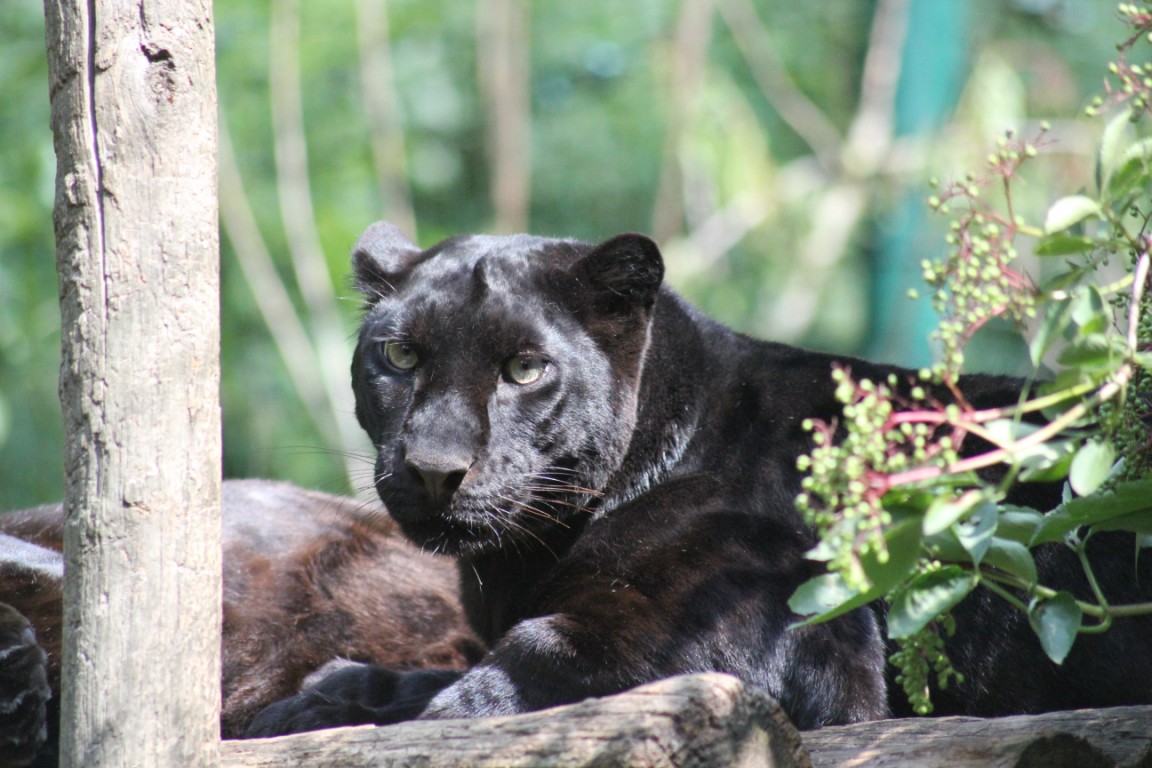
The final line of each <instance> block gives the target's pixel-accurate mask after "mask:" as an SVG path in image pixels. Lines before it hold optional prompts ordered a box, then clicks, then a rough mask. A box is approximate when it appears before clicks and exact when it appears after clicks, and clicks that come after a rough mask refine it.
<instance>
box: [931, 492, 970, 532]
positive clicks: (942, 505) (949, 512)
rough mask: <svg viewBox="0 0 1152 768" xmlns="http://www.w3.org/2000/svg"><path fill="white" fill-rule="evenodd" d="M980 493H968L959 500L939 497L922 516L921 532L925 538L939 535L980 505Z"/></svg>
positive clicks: (950, 497)
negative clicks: (922, 531)
mask: <svg viewBox="0 0 1152 768" xmlns="http://www.w3.org/2000/svg"><path fill="white" fill-rule="evenodd" d="M980 499H981V496H980V493H979V492H975V491H970V492H968V493H965V494H962V495H961V496H960V497H959V498H953V497H952V496H941V497H939V498H937V499H936V501H935V502H933V503H932V505H931V506H929V507H928V511H927V512H926V513H925V514H924V522H923V530H924V535H925V536H932V535H933V534H937V533H940V531H943V530H945V529H946V528H948V527H949V526H950V525H952V524H953V523H955V522H956V521H957V520H959V519H960V518H962V517H964V515H965V514H966V513H967V512H968V510H970V509H972V507H974V506H976V505H977V504H978V503H980Z"/></svg>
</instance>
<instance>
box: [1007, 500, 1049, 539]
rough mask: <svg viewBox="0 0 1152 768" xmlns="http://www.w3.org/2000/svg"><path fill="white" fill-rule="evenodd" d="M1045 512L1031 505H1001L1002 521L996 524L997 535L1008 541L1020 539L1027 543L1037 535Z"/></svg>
mask: <svg viewBox="0 0 1152 768" xmlns="http://www.w3.org/2000/svg"><path fill="white" fill-rule="evenodd" d="M1043 522H1044V514H1043V513H1041V512H1039V511H1037V510H1035V509H1031V508H1029V507H1018V506H1016V505H1014V504H1005V505H1003V506H1001V507H1000V522H998V523H997V524H996V536H997V537H998V538H1003V539H1006V540H1008V541H1018V542H1020V543H1021V544H1024V545H1027V544H1029V543H1031V541H1032V537H1033V536H1035V535H1036V531H1037V530H1039V528H1040V524H1041V523H1043Z"/></svg>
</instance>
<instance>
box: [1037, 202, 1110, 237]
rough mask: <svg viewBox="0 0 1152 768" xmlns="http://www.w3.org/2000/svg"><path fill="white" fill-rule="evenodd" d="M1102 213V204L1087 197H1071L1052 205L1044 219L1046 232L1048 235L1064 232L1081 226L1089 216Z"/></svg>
mask: <svg viewBox="0 0 1152 768" xmlns="http://www.w3.org/2000/svg"><path fill="white" fill-rule="evenodd" d="M1099 213H1100V203H1098V202H1096V201H1095V200H1093V199H1092V198H1090V197H1087V196H1085V195H1069V196H1068V197H1062V198H1060V199H1059V200H1057V201H1056V202H1055V203H1053V204H1052V207H1051V208H1049V209H1048V213H1047V214H1046V215H1045V217H1044V231H1045V232H1046V233H1047V234H1053V233H1055V232H1063V231H1064V230H1066V229H1068V228H1069V227H1071V226H1073V225H1075V224H1079V223H1080V222H1081V221H1084V219H1086V218H1088V217H1089V216H1096V215H1099Z"/></svg>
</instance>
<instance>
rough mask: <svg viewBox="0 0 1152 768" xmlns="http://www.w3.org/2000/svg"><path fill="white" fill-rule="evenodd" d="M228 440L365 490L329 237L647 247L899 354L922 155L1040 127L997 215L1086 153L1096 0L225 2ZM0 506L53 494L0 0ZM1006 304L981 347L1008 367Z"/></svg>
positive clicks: (29, 128) (919, 340)
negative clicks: (646, 237)
mask: <svg viewBox="0 0 1152 768" xmlns="http://www.w3.org/2000/svg"><path fill="white" fill-rule="evenodd" d="M215 10H216V29H217V55H218V65H219V68H218V85H219V95H220V107H221V127H222V147H223V149H222V155H221V221H222V237H221V241H222V245H223V253H222V269H223V295H222V297H221V310H222V313H223V317H222V321H223V355H224V358H223V392H222V396H223V410H224V414H223V415H224V466H225V473H226V475H227V476H229V477H248V476H264V477H275V478H281V479H287V480H292V481H294V482H297V483H300V484H302V485H306V486H311V487H316V488H323V489H327V490H331V491H347V490H349V489H354V490H363V489H364V488H365V487H367V486H369V485H370V483H369V480H370V461H369V460H368V459H367V458H366V457H367V455H368V454H367V450H366V448H367V447H366V445H365V444H364V443H363V441H362V438H361V437H360V435H359V431H358V429H357V428H356V427H355V425H354V423H353V420H352V417H351V399H350V395H349V393H348V385H347V381H346V379H347V366H348V360H349V355H350V352H349V349H350V343H349V338H350V336H351V334H352V333H353V331H354V328H355V319H356V313H357V307H358V303H357V300H356V298H355V297H354V296H353V295H352V291H351V290H350V289H349V287H348V268H347V255H348V251H349V248H350V246H351V244H352V242H353V241H354V240H355V238H356V236H357V235H358V234H359V232H360V231H361V230H362V229H363V228H364V226H365V225H366V224H367V223H368V222H370V221H372V220H375V219H379V218H387V219H390V220H392V221H395V222H397V223H400V224H401V226H403V227H404V228H405V229H407V230H408V231H409V233H410V234H412V235H413V236H414V237H415V238H416V239H417V240H418V242H420V243H421V244H424V245H430V244H432V243H433V242H435V241H436V240H438V239H439V238H441V237H443V236H446V235H449V234H453V233H457V232H465V231H512V230H524V229H526V230H530V231H533V232H537V233H540V234H554V235H565V236H576V237H580V238H585V239H588V240H597V239H600V238H604V237H607V236H609V235H611V234H614V233H616V232H619V231H623V230H641V231H647V232H649V233H651V234H653V235H654V236H656V237H657V238H658V240H659V241H660V242H661V244H662V246H663V248H664V250H665V254H666V257H667V260H668V273H669V280H670V281H671V282H672V284H673V285H674V286H675V287H677V288H678V289H679V290H680V291H682V292H683V293H685V294H686V295H687V296H688V297H690V298H691V299H692V300H693V301H694V302H696V303H697V304H699V305H701V306H702V307H704V309H705V310H706V311H708V312H709V313H711V314H713V315H715V316H718V317H720V318H722V319H723V320H725V321H726V322H728V323H730V324H732V325H733V326H735V327H736V328H738V329H740V330H743V331H747V332H749V333H753V334H757V335H760V336H765V337H770V338H774V339H778V340H782V341H787V342H792V343H798V344H804V345H809V346H815V347H820V348H823V349H828V350H833V351H837V352H847V353H857V354H869V355H872V356H876V357H882V358H885V359H888V360H891V361H895V362H902V363H905V364H909V365H918V364H922V363H924V362H926V361H927V360H929V359H930V356H931V349H930V346H929V343H928V341H927V332H928V330H929V329H930V328H931V316H930V312H929V311H928V310H927V308H926V303H927V302H926V301H925V300H921V301H920V302H913V301H911V300H909V299H908V298H906V297H905V293H906V292H907V290H908V289H909V288H912V287H917V286H919V284H920V278H919V272H920V270H919V267H918V266H917V265H918V263H919V261H920V259H921V258H924V257H931V256H933V255H936V254H938V253H940V251H941V248H942V247H943V245H942V228H943V222H941V221H933V220H929V219H928V217H927V214H926V213H925V212H924V211H925V209H924V206H923V202H922V201H923V199H924V197H925V196H926V195H927V180H928V179H929V178H930V177H933V176H935V177H939V178H941V179H947V178H949V177H951V176H954V175H956V174H959V173H963V171H965V170H967V169H976V170H979V168H980V166H981V163H982V162H983V159H982V158H983V157H984V156H985V155H986V153H987V152H988V149H989V148H990V147H992V146H993V145H994V142H995V140H996V138H997V137H998V136H999V135H1001V134H1002V133H1003V131H1004V130H1005V129H1006V128H1014V129H1016V130H1018V131H1021V132H1023V133H1025V134H1030V133H1032V132H1034V131H1035V125H1036V124H1037V123H1038V122H1039V121H1040V120H1049V121H1050V122H1051V123H1052V125H1053V130H1052V133H1051V135H1052V137H1053V139H1054V142H1053V144H1052V145H1051V146H1050V147H1049V148H1048V155H1049V157H1048V159H1047V160H1046V161H1044V162H1042V163H1035V164H1033V165H1034V169H1033V170H1031V171H1030V174H1029V177H1028V179H1027V181H1026V183H1025V184H1024V185H1021V189H1018V190H1016V195H1017V196H1016V202H1017V206H1018V207H1017V210H1018V211H1023V213H1024V215H1025V216H1029V217H1031V218H1033V219H1036V218H1037V217H1039V216H1040V215H1042V212H1043V210H1044V203H1045V201H1048V200H1050V199H1052V198H1054V197H1055V196H1056V195H1058V194H1065V193H1069V192H1074V191H1075V190H1076V189H1077V187H1079V186H1083V185H1085V184H1088V183H1089V181H1090V179H1091V162H1092V148H1093V146H1094V143H1095V140H1096V137H1097V135H1098V133H1099V125H1098V124H1096V123H1095V122H1093V121H1089V120H1086V119H1083V118H1081V117H1080V115H1081V114H1082V110H1083V107H1084V105H1085V104H1086V103H1087V102H1088V100H1089V99H1090V98H1091V96H1092V94H1094V93H1096V92H1098V91H1099V89H1100V87H1101V85H1100V84H1101V81H1102V75H1103V72H1104V67H1105V65H1106V62H1107V61H1108V60H1109V58H1110V56H1111V54H1112V53H1113V51H1114V48H1113V46H1114V44H1115V42H1116V40H1117V38H1118V36H1119V35H1120V34H1121V31H1122V30H1121V27H1120V25H1119V24H1117V23H1116V22H1115V20H1114V16H1115V5H1114V4H1113V3H1110V2H1107V1H1106V0H875V1H872V0H844V1H843V2H813V3H796V2H785V1H784V0H632V1H631V2H628V3H618V2H608V1H607V0H582V1H581V2H579V3H573V2H567V3H562V2H531V0H474V1H472V2H464V1H463V0H456V1H455V2H447V1H446V0H391V1H390V2H385V0H311V1H310V2H307V3H304V2H300V1H299V0H297V1H295V2H293V1H292V0H271V2H269V1H268V0H217V2H216V5H215ZM0 40H2V41H3V66H2V67H0V93H3V94H4V95H3V98H0V138H2V141H0V509H3V508H8V507H16V506H24V505H30V504H34V503H39V502H43V501H49V500H54V499H57V498H59V496H60V494H61V485H62V480H61V453H62V451H61V441H62V435H61V420H60V416H59V413H58V403H57V399H56V380H57V368H58V365H59V343H60V336H59V318H58V310H57V301H56V287H57V283H56V276H55V266H54V246H53V241H52V218H51V210H52V197H53V189H54V173H55V167H54V159H53V155H52V139H51V133H50V130H49V118H48V93H47V74H46V64H45V52H44V31H43V11H42V6H41V3H40V2H39V1H38V0H6V2H5V7H4V10H3V12H0ZM1017 344H1018V341H1017V340H1016V338H1015V332H1014V331H1012V330H1011V329H993V330H992V331H990V332H989V333H988V334H987V335H986V338H985V339H982V340H981V343H980V345H979V346H978V348H977V351H976V354H975V355H974V358H975V364H976V366H977V367H982V368H986V369H998V370H1012V369H1013V368H1014V367H1015V365H1016V358H1015V357H1014V349H1015V345H1017Z"/></svg>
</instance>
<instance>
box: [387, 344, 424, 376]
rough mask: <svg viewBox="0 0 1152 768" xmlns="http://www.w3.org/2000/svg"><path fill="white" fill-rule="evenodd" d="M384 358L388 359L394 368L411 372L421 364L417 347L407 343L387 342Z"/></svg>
mask: <svg viewBox="0 0 1152 768" xmlns="http://www.w3.org/2000/svg"><path fill="white" fill-rule="evenodd" d="M384 357H386V358H388V362H389V364H391V365H392V367H393V368H398V369H400V370H401V371H409V370H411V369H413V368H415V367H416V364H417V363H419V362H420V355H419V354H418V353H417V352H416V346H415V345H413V344H409V343H408V342H405V341H387V342H385V343H384Z"/></svg>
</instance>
